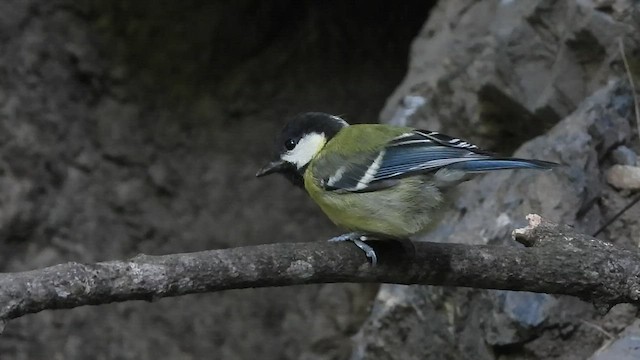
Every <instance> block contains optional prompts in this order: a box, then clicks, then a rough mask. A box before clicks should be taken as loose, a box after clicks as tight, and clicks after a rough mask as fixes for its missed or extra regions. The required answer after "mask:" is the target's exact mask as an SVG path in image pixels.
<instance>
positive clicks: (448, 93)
mask: <svg viewBox="0 0 640 360" xmlns="http://www.w3.org/2000/svg"><path fill="white" fill-rule="evenodd" d="M639 6H640V5H639V4H638V3H637V2H631V1H616V2H608V3H607V4H604V5H603V4H601V3H600V2H591V1H566V2H554V1H482V2H476V1H442V2H439V3H438V5H437V7H436V8H435V9H434V10H433V11H432V13H431V16H430V19H429V21H428V22H427V23H426V25H425V27H424V28H423V29H422V31H421V33H420V34H419V35H418V37H417V38H416V40H414V43H413V46H412V51H411V56H410V70H409V73H408V74H407V76H406V77H405V80H404V82H403V83H402V84H401V85H400V86H399V87H398V88H397V89H396V91H395V92H394V94H393V95H392V96H391V97H390V98H389V100H388V101H387V105H386V108H385V109H384V110H383V112H382V115H381V120H382V121H385V122H389V123H394V124H408V125H411V126H417V127H423V128H427V129H433V130H441V131H444V132H450V133H454V134H460V135H464V136H463V137H466V138H468V139H471V140H473V141H475V142H477V143H479V144H481V145H483V146H484V147H488V148H491V149H494V150H499V151H502V152H509V151H512V150H515V149H516V148H517V151H516V152H515V154H516V155H518V156H522V157H534V158H539V159H546V160H551V161H556V162H559V163H561V164H563V165H564V166H563V167H560V168H558V169H554V170H553V171H550V172H546V173H533V172H525V171H522V172H504V173H497V174H487V175H484V176H482V177H480V178H478V179H476V180H473V181H470V182H469V183H467V184H465V185H464V187H463V191H462V193H463V195H461V197H460V198H459V199H458V201H457V203H456V204H455V205H454V206H453V207H452V209H451V210H450V212H449V214H448V216H446V217H445V221H444V222H443V223H442V224H441V225H440V226H439V227H438V228H437V229H435V230H434V231H433V232H432V233H431V234H429V235H427V236H425V237H424V238H423V240H428V241H453V242H462V243H470V244H485V243H489V244H503V245H513V246H517V245H516V244H514V242H513V241H512V240H511V239H510V235H509V234H510V231H511V229H513V228H514V227H519V226H521V225H522V224H523V220H524V216H525V215H526V214H527V213H538V214H542V215H543V216H545V217H547V218H549V219H552V220H554V221H556V222H561V223H566V224H571V225H573V226H575V227H576V228H579V229H581V230H582V231H584V232H587V233H593V232H595V231H596V230H597V229H598V228H599V225H600V224H602V223H604V222H605V221H606V220H607V219H608V218H609V217H611V216H612V215H613V214H615V213H616V212H617V211H618V210H620V209H621V208H622V207H624V205H626V204H627V203H628V202H630V201H631V198H630V197H629V194H628V193H627V192H618V191H617V190H616V189H613V188H611V187H610V186H608V185H607V184H606V183H605V181H604V178H605V170H606V169H607V168H609V167H610V166H611V165H613V163H614V162H615V161H616V160H615V158H614V157H613V156H612V154H611V152H612V151H613V150H614V149H615V148H617V147H619V146H621V145H622V146H626V147H628V148H629V149H630V150H631V151H632V152H636V153H637V152H638V149H639V148H640V139H639V137H638V133H637V126H636V116H635V114H634V97H633V96H634V95H633V94H632V92H631V88H630V87H629V86H628V83H627V76H626V74H625V72H624V71H622V68H621V67H619V66H620V65H621V63H622V62H621V58H620V51H619V45H618V44H619V42H618V40H619V39H624V44H625V46H627V47H629V48H634V49H637V48H638V45H640V37H639V35H638V34H640V31H639V30H640V29H639V28H638V27H639V26H640V21H638V18H639V16H640V8H639ZM627 52H629V51H627ZM636 54H637V52H636ZM634 59H635V58H634ZM416 99H419V100H420V101H416ZM541 134H544V135H543V136H538V135H541ZM527 140H528V142H526V143H525V144H524V145H523V146H521V147H519V144H521V143H522V142H525V141H527ZM638 219H640V208H638V207H634V208H632V209H630V210H629V211H627V212H626V213H625V214H624V215H623V216H622V217H621V219H619V220H618V221H616V222H614V223H613V224H611V225H610V226H609V227H608V228H607V229H606V230H605V231H604V233H603V234H601V235H600V236H601V237H603V238H607V239H609V240H610V241H612V242H615V243H616V244H618V245H620V246H630V247H637V246H638V244H640V238H639V237H638V234H639V233H640V221H639V220H638ZM634 314H635V312H634V309H632V308H630V307H628V306H620V307H616V308H614V309H613V310H612V311H610V312H609V313H608V314H607V315H605V316H604V317H603V316H600V315H598V314H597V313H596V311H595V310H594V308H593V306H592V305H590V304H587V303H583V302H581V301H579V300H576V299H573V298H567V297H556V296H548V295H541V294H530V293H513V292H505V291H481V290H470V289H443V288H438V287H409V288H407V287H403V286H397V285H383V286H382V287H381V289H380V292H379V294H378V297H377V299H376V302H375V305H374V307H373V312H372V315H371V316H370V318H369V320H368V321H367V322H366V323H365V324H364V325H363V327H362V328H361V329H360V332H359V333H358V334H357V335H356V336H355V337H354V341H355V343H356V348H355V350H354V352H353V354H352V358H353V359H395V358H402V359H474V360H481V359H503V360H504V359H550V358H557V359H576V360H577V359H585V358H589V357H591V356H592V354H594V353H595V352H596V351H597V350H598V349H599V348H600V347H601V346H602V345H603V344H605V343H606V342H607V341H608V340H609V337H608V335H607V334H610V333H613V334H617V333H618V332H620V331H621V330H622V329H624V328H625V327H626V326H628V325H629V324H631V323H632V322H633V321H634V319H635V315H634ZM629 336H633V335H627V334H626V333H622V334H621V340H620V341H621V342H624V341H632V340H628V339H630V338H629ZM624 339H627V340H624ZM624 344H625V345H624V346H625V351H630V349H632V347H629V346H627V345H628V343H627V342H625V343H624ZM631 356H633V357H636V358H640V350H638V349H637V348H636V349H635V350H632V355H631Z"/></svg>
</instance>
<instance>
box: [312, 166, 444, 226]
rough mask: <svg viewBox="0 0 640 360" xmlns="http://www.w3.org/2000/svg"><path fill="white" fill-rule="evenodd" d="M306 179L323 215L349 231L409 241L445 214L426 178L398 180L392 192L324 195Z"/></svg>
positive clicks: (333, 192)
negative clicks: (437, 217) (412, 236)
mask: <svg viewBox="0 0 640 360" xmlns="http://www.w3.org/2000/svg"><path fill="white" fill-rule="evenodd" d="M312 181H314V179H313V178H311V177H310V176H309V177H308V176H305V188H306V189H307V192H308V193H309V195H310V196H311V198H312V199H313V200H314V201H315V202H316V203H317V204H318V205H319V206H320V208H321V209H322V210H323V211H324V213H325V214H326V215H327V216H328V217H329V218H330V219H331V220H332V221H333V222H334V223H335V224H336V225H338V226H341V227H343V228H345V229H347V230H349V231H358V232H365V233H372V234H378V235H383V236H386V237H392V238H407V237H409V236H411V235H414V234H416V233H419V232H422V231H425V230H426V229H428V228H429V226H430V225H432V224H433V223H434V221H433V220H434V217H435V216H437V215H438V214H439V213H441V212H442V210H441V209H440V208H441V206H442V203H443V196H442V194H440V192H439V191H438V189H437V188H436V187H434V186H433V185H431V184H429V182H428V181H427V179H426V177H423V176H414V177H410V178H405V179H402V180H399V183H398V184H397V185H395V186H393V187H392V188H389V189H384V190H377V191H371V192H362V193H350V192H347V193H339V192H335V191H328V192H326V191H321V190H320V188H319V187H317V186H316V185H315V184H314V183H311V182H312Z"/></svg>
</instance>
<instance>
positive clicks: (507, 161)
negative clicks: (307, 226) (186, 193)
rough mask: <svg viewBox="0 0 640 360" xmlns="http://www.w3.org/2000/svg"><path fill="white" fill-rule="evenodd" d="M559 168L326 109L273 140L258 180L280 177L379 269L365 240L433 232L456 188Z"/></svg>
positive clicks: (295, 121)
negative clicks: (477, 179) (491, 176)
mask: <svg viewBox="0 0 640 360" xmlns="http://www.w3.org/2000/svg"><path fill="white" fill-rule="evenodd" d="M557 165H558V164H556V163H554V162H549V161H543V160H533V159H520V158H512V157H502V156H498V155H495V154H493V153H491V152H488V151H484V150H481V149H480V148H479V147H478V146H476V145H473V144H471V143H469V142H467V141H465V140H462V139H459V138H455V137H451V136H448V135H444V134H441V133H439V132H435V131H427V130H419V129H414V128H410V127H402V126H393V125H386V124H354V125H350V124H349V123H347V122H346V121H345V120H344V119H342V118H341V117H339V116H336V115H331V114H327V113H322V112H306V113H301V114H298V115H296V116H294V117H292V118H291V119H290V120H289V121H287V123H286V125H285V126H284V128H283V129H282V131H281V132H280V134H279V135H278V136H277V137H276V144H275V152H274V155H273V157H272V160H271V161H270V162H269V163H268V164H267V165H266V166H264V167H262V168H261V169H260V170H259V171H258V172H257V173H256V176H257V177H262V176H266V175H269V174H274V173H280V174H282V175H284V176H285V178H287V179H288V180H289V181H290V182H291V183H292V184H293V185H294V186H296V187H300V188H303V189H305V190H306V192H307V193H308V194H309V196H310V197H311V199H312V200H313V201H314V202H315V203H316V204H318V205H319V207H320V208H321V209H322V211H323V212H324V213H325V214H326V215H327V216H328V217H329V219H330V220H331V221H333V223H335V224H336V225H337V226H339V227H341V228H344V229H346V230H347V231H349V232H348V233H345V234H343V235H340V236H336V237H334V238H331V239H329V241H351V242H353V243H354V244H355V245H356V246H358V247H359V248H360V249H362V251H364V253H365V255H366V256H367V258H368V259H369V260H370V262H371V264H372V265H373V266H375V265H376V264H377V261H378V256H377V254H376V253H375V251H374V249H373V248H372V247H371V246H370V245H368V244H367V243H366V241H368V240H378V239H397V240H407V239H410V238H411V237H412V236H414V235H417V234H421V233H424V232H426V231H428V230H430V229H432V228H433V227H434V226H435V225H437V222H438V220H439V218H440V216H441V215H442V213H443V212H444V207H445V205H446V204H447V203H449V202H451V201H452V200H453V198H454V197H455V191H454V189H455V188H456V185H458V184H460V183H462V182H464V181H466V180H469V179H471V178H472V177H473V176H474V175H476V174H479V173H484V172H489V171H494V170H508V169H535V170H546V169H551V168H554V167H556V166H557Z"/></svg>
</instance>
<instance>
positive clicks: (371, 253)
mask: <svg viewBox="0 0 640 360" xmlns="http://www.w3.org/2000/svg"><path fill="white" fill-rule="evenodd" d="M366 240H368V237H367V236H366V235H364V234H361V233H356V232H352V233H347V234H342V235H339V236H336V237H333V238H331V239H329V241H330V242H339V241H351V242H352V243H354V244H355V245H356V246H357V247H358V248H359V249H360V250H362V251H364V254H365V255H366V256H367V258H368V259H369V260H370V261H371V266H376V264H377V263H378V256H377V255H376V251H375V250H373V248H372V247H371V246H369V245H367V243H366V242H365V241H366Z"/></svg>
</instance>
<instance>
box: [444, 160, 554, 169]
mask: <svg viewBox="0 0 640 360" xmlns="http://www.w3.org/2000/svg"><path fill="white" fill-rule="evenodd" d="M559 165H560V164H556V163H554V162H550V161H543V160H529V159H518V158H504V159H496V158H493V159H477V160H469V161H463V162H459V163H455V164H451V165H449V166H447V168H449V169H456V170H462V171H466V172H484V171H493V170H509V169H535V170H547V169H552V168H554V167H557V166H559Z"/></svg>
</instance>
